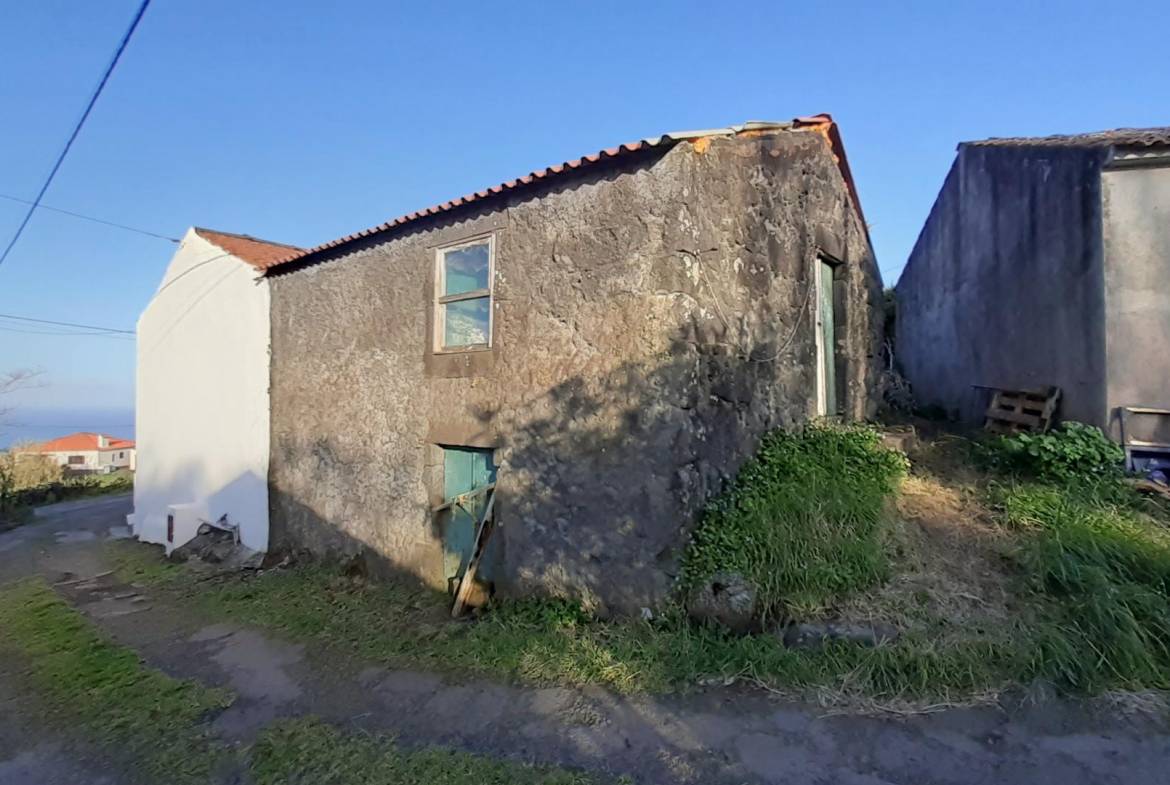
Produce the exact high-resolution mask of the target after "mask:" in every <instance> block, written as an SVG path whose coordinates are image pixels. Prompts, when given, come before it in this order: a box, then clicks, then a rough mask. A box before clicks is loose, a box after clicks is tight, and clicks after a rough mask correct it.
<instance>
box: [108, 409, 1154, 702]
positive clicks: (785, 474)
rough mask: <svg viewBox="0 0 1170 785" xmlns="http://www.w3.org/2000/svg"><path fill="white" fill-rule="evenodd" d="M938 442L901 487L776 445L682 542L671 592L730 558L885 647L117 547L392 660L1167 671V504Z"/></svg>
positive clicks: (842, 456)
mask: <svg viewBox="0 0 1170 785" xmlns="http://www.w3.org/2000/svg"><path fill="white" fill-rule="evenodd" d="M1074 436H1075V437H1076V438H1077V439H1081V440H1083V439H1084V438H1086V437H1085V436H1084V434H1083V433H1081V432H1076V433H1074ZM1057 441H1058V442H1059V438H1058V439H1057ZM946 444H948V445H951V446H950V447H948V451H949V454H948V456H947V457H946V460H944V461H939V460H938V456H937V455H936V454H934V453H933V452H932V451H934V449H935V445H928V446H927V448H926V450H925V451H924V452H922V453H921V454H917V455H915V456H913V457H914V459H915V461H914V463H915V466H914V468H913V470H912V476H911V477H910V479H909V480H908V481H907V482H906V483H905V484H904V486H903V488H902V490H901V491H897V490H896V488H897V485H898V477H899V476H900V475H901V473H902V471H903V470H904V463H902V461H901V459H900V458H897V457H891V456H890V455H889V454H888V453H887V452H886V451H883V450H881V449H880V447H879V446H878V445H877V442H876V437H875V436H874V435H873V434H872V433H870V432H866V431H864V429H846V430H844V431H842V430H838V429H824V428H813V429H809V430H807V431H805V432H803V433H801V434H796V435H787V436H784V437H781V438H774V439H771V440H767V441H765V444H764V449H763V450H762V451H761V455H760V456H759V457H758V458H757V459H756V460H755V461H753V462H751V463H749V464H748V465H747V466H746V467H745V469H744V471H743V472H741V474H740V477H739V478H738V479H737V480H736V482H735V483H734V484H733V486H732V487H731V488H730V489H729V491H728V493H727V494H726V495H724V496H723V497H720V498H719V499H717V500H715V501H714V502H713V503H712V505H711V506H710V507H709V509H708V511H707V513H706V514H705V516H704V517H703V518H702V520H701V522H700V524H699V526H698V528H697V531H696V535H695V537H694V541H693V543H692V545H691V547H690V549H689V550H688V553H687V555H686V557H685V559H684V575H683V579H682V582H681V583H682V586H681V590H680V595H679V596H680V598H681V597H683V596H685V592H686V589H687V586H688V582H694V581H695V580H698V579H701V578H702V577H703V576H706V575H708V574H710V573H712V572H714V571H719V570H735V571H738V572H741V573H742V574H744V575H747V576H748V577H750V578H751V579H752V580H753V581H754V582H755V583H756V585H757V586H758V587H759V588H760V590H761V594H762V596H763V598H764V602H763V603H762V605H761V613H762V614H763V615H764V617H765V620H775V619H777V618H789V619H791V618H795V619H797V620H804V619H810V618H811V619H818V618H819V619H833V620H844V621H850V620H861V621H862V622H868V621H874V620H876V621H881V622H884V623H888V624H893V625H894V626H896V627H897V628H898V629H899V630H900V631H901V635H900V637H899V638H898V639H897V640H896V641H895V642H892V643H886V644H882V645H879V646H876V647H866V646H864V645H861V644H857V643H847V642H830V643H827V644H825V645H823V646H822V647H820V648H817V649H794V648H787V647H785V646H784V644H783V642H782V641H781V640H780V638H779V637H778V636H777V635H775V634H772V633H760V634H755V635H748V636H735V635H731V634H729V633H726V632H724V631H722V630H720V629H718V628H717V627H715V626H711V625H704V624H696V623H694V622H692V621H690V620H689V619H687V618H686V614H685V612H684V611H683V609H682V606H681V604H676V605H675V606H673V607H671V608H668V609H666V610H665V611H664V612H663V613H661V614H660V615H659V616H657V617H656V618H655V619H653V620H652V621H640V620H637V621H600V620H597V619H594V618H592V617H590V616H589V615H588V614H586V613H585V612H583V611H582V610H581V609H580V608H578V607H576V606H575V605H573V604H571V603H568V602H565V601H557V600H542V601H523V602H513V603H506V604H501V605H499V606H497V607H496V608H494V609H493V610H492V612H490V613H488V614H486V615H485V616H483V617H482V618H481V619H479V620H477V621H474V622H468V621H462V622H452V621H451V620H450V619H448V618H447V605H448V600H447V598H446V597H445V595H442V594H438V593H434V592H431V591H429V590H426V589H421V588H417V587H408V586H404V585H392V584H373V583H368V582H365V581H363V580H360V579H351V578H347V577H344V576H342V575H341V574H339V573H338V572H337V571H335V570H334V569H332V568H329V567H324V566H313V565H305V566H300V567H296V568H293V569H287V570H279V571H269V572H266V573H264V574H262V575H259V576H250V575H234V576H228V577H224V578H221V579H218V580H214V581H205V582H202V583H200V584H199V586H198V588H197V589H192V588H191V584H190V579H189V577H188V575H187V574H186V573H185V572H184V571H183V570H181V569H179V568H175V567H171V566H165V565H160V563H159V562H158V561H157V556H156V555H155V554H153V552H148V551H144V550H143V549H142V548H141V547H140V546H134V545H130V544H119V545H117V546H115V547H117V548H118V549H119V550H118V553H119V557H118V558H119V560H120V564H121V567H120V569H121V571H122V574H123V576H124V577H126V578H128V579H136V580H140V581H150V582H153V583H155V585H157V586H160V587H163V588H164V589H165V590H167V591H171V592H173V593H174V594H175V596H176V597H179V598H182V600H183V601H185V602H191V603H194V604H196V605H197V606H199V607H200V608H201V609H202V611H203V612H205V613H208V614H209V615H211V616H213V617H216V618H229V619H233V620H237V621H241V622H246V623H251V624H256V625H260V626H264V627H267V628H270V629H274V630H278V631H280V632H282V633H283V634H285V635H288V636H290V637H293V638H296V639H299V640H314V641H317V642H319V643H321V644H323V645H325V646H329V647H333V648H335V649H337V650H339V651H341V652H345V653H352V654H355V655H356V656H358V657H360V658H362V659H365V660H370V661H374V662H378V663H382V664H385V665H387V666H390V667H401V668H411V669H424V670H431V671H439V672H454V673H461V674H471V675H475V676H483V677H490V678H496V679H502V680H511V681H518V682H523V683H529V684H535V685H588V684H598V685H603V686H606V687H608V688H610V689H613V690H615V691H618V692H624V693H631V692H643V691H648V692H663V691H674V690H685V689H690V688H693V687H694V686H696V685H699V684H710V683H730V682H732V681H736V680H743V681H746V682H748V683H754V684H757V685H762V686H765V687H768V688H771V689H775V690H782V691H790V692H794V693H795V692H809V691H815V692H817V693H818V694H820V695H822V696H825V695H829V696H832V695H836V696H837V697H839V698H846V699H857V698H861V699H866V700H870V699H877V700H879V701H882V702H888V701H898V700H909V701H913V702H923V701H926V702H936V701H961V700H967V699H970V698H972V697H973V696H978V695H985V694H989V693H994V692H995V691H997V690H1000V689H1002V688H1004V687H1006V686H1008V685H1012V684H1028V683H1031V682H1033V681H1035V680H1043V681H1046V682H1050V683H1052V684H1054V685H1056V686H1057V687H1058V688H1060V689H1062V690H1066V691H1068V692H1073V693H1097V692H1100V691H1103V690H1107V689H1144V688H1170V535H1168V534H1167V525H1168V522H1170V516H1168V515H1166V514H1165V511H1164V510H1161V511H1160V510H1159V509H1157V508H1154V507H1152V506H1149V505H1147V504H1146V503H1144V502H1142V501H1141V500H1140V499H1138V498H1137V496H1136V494H1135V493H1134V492H1133V491H1132V490H1130V489H1129V488H1128V487H1127V486H1126V485H1125V484H1124V482H1123V480H1122V478H1121V477H1120V475H1118V474H1107V475H1101V476H1097V475H1098V474H1099V472H1097V473H1096V474H1094V475H1093V476H1094V477H1096V479H1095V480H1092V481H1090V479H1087V478H1086V477H1083V476H1079V475H1076V474H1075V471H1074V472H1073V473H1072V474H1069V473H1068V472H1066V471H1063V470H1062V471H1060V472H1056V473H1054V472H1052V471H1051V466H1052V462H1051V455H1050V451H1049V450H1041V451H1040V452H1041V454H1042V455H1044V456H1046V457H1045V458H1044V460H1045V461H1046V463H1044V468H1045V474H1044V475H1043V476H1042V477H1037V476H1028V475H1027V473H1026V472H1022V471H1020V470H1019V467H1020V466H1026V464H1027V462H1026V461H1024V462H1023V463H1020V459H1018V457H1014V458H1013V461H1014V462H1015V464H1018V465H1014V468H1013V469H1012V470H1011V471H1004V470H998V469H992V470H988V469H981V468H978V466H980V465H983V464H982V463H981V462H977V461H975V460H973V459H972V457H971V452H972V451H971V449H970V448H969V445H968V444H967V443H965V442H962V441H961V440H952V441H949V442H946ZM955 445H958V446H959V447H958V448H957V449H956V448H955ZM1013 449H1014V447H1013ZM1078 449H1080V447H1078ZM1103 449H1104V448H1103ZM1076 465H1077V464H1076V462H1075V461H1071V462H1070V463H1069V466H1070V467H1073V468H1075V466H1076ZM1069 471H1072V469H1070V470H1069ZM1094 471H1096V469H1094ZM840 478H843V479H840ZM895 494H898V495H899V498H898V508H897V510H898V513H899V514H898V515H891V514H890V513H891V508H892V505H891V504H890V497H891V495H895ZM765 629H767V627H765Z"/></svg>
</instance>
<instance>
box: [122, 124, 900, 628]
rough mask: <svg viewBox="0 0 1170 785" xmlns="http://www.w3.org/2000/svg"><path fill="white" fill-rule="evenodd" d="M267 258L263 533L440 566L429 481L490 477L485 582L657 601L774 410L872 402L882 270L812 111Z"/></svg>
mask: <svg viewBox="0 0 1170 785" xmlns="http://www.w3.org/2000/svg"><path fill="white" fill-rule="evenodd" d="M264 266H265V268H266V272H267V275H268V280H269V282H270V284H269V288H270V291H271V297H272V379H271V382H272V387H271V389H272V399H271V403H272V443H271V453H270V454H271V461H270V464H269V469H270V476H271V480H272V484H271V493H272V501H271V511H272V521H271V522H272V537H273V547H274V548H307V549H309V550H312V551H316V552H318V553H330V552H332V553H336V554H350V555H352V554H357V553H362V554H364V555H365V556H366V557H368V561H369V562H370V563H371V565H375V566H378V567H381V568H383V569H385V570H387V571H390V572H397V573H406V574H411V575H414V576H417V577H418V578H420V579H422V580H424V581H426V582H428V583H432V584H437V585H440V586H442V585H450V584H451V582H452V581H453V580H455V579H457V578H458V577H459V576H460V575H462V574H463V571H464V570H465V569H466V566H467V563H468V558H469V556H470V554H471V551H472V547H473V542H474V531H475V521H474V520H473V518H472V517H471V516H470V515H468V514H467V513H465V512H463V511H462V510H460V509H458V508H456V509H451V508H449V507H448V508H446V509H444V507H443V503H444V502H447V501H450V500H452V499H453V498H455V497H457V496H460V495H461V494H464V493H468V492H473V491H475V490H476V489H484V488H486V487H487V486H488V485H491V484H493V483H494V484H495V488H496V498H495V512H496V518H497V521H498V526H499V528H498V529H497V534H495V535H493V536H492V539H491V540H490V543H491V547H489V549H488V551H487V552H486V553H485V557H484V558H485V561H484V564H483V566H482V567H481V569H480V573H479V574H480V575H481V576H488V577H489V579H490V580H491V581H492V582H493V583H494V585H495V586H496V589H497V591H499V592H500V593H502V594H504V595H508V596H518V595H524V594H534V593H538V594H549V593H552V594H569V595H573V596H579V597H592V598H595V599H596V600H598V601H599V602H603V603H605V604H606V605H608V606H609V607H611V608H614V609H620V610H626V611H630V610H632V611H634V612H637V609H638V608H639V607H642V606H649V605H654V604H656V603H658V602H660V601H661V600H663V599H664V598H665V596H666V595H667V593H668V592H669V591H670V587H671V585H672V577H671V576H672V575H673V574H674V573H675V571H676V570H677V561H676V557H677V555H678V553H679V552H680V550H681V548H682V546H683V545H684V544H685V540H686V535H687V531H688V527H689V524H690V522H691V521H692V520H693V517H694V515H695V513H696V512H697V511H698V510H699V509H701V507H702V505H703V504H704V503H705V501H706V500H707V499H708V498H709V497H710V496H711V495H712V494H714V493H716V492H718V491H719V490H720V489H721V488H723V487H724V485H725V483H726V482H727V481H728V479H729V478H730V477H732V476H733V475H734V473H735V472H736V471H737V469H738V468H739V466H740V464H741V463H742V462H743V461H744V460H745V459H746V458H747V457H748V456H750V455H751V454H752V453H753V451H754V450H755V449H756V446H757V445H758V442H759V439H760V437H761V436H762V435H763V434H764V433H765V432H766V431H768V430H769V429H771V428H776V427H780V426H791V425H794V424H797V423H801V422H803V421H806V420H808V419H810V418H813V417H817V416H818V415H829V416H841V417H845V418H862V417H865V416H867V415H868V414H870V413H871V412H872V411H873V405H874V403H875V394H876V384H875V378H876V373H877V371H878V370H880V361H879V360H878V347H879V345H880V341H879V338H880V336H879V332H880V323H881V319H880V314H881V311H880V301H881V282H880V278H879V275H878V271H877V267H876V266H875V263H874V258H873V255H872V251H871V248H870V243H869V238H868V234H867V232H866V227H865V223H864V220H863V218H862V215H861V208H860V205H859V204H858V200H857V194H856V191H855V189H854V186H853V181H852V178H851V176H850V173H849V166H848V163H847V161H846V157H845V151H844V148H843V146H842V144H841V139H840V136H839V134H838V131H837V126H836V125H835V124H834V123H833V122H832V120H831V119H830V118H829V117H828V116H827V115H820V116H816V117H811V118H802V119H798V120H795V121H791V122H780V123H748V124H746V125H742V126H733V127H728V128H717V129H712V130H707V131H693V132H683V133H672V134H666V135H664V136H660V137H655V138H652V139H644V140H641V141H638V142H634V143H631V144H626V145H622V146H620V147H615V148H611V149H608V150H603V151H601V152H599V153H596V154H593V155H587V156H585V157H583V158H579V159H575V160H573V161H569V162H566V163H564V164H560V165H557V166H552V167H549V168H547V169H541V170H538V171H535V172H532V173H531V174H528V175H525V176H523V177H520V178H519V179H516V180H512V181H510V182H506V183H502V184H500V185H497V186H494V187H492V188H489V189H486V190H483V191H480V192H477V193H475V194H471V195H468V196H465V197H462V198H460V199H456V200H454V201H451V202H447V203H445V204H441V205H437V206H434V207H430V208H427V209H424V210H420V211H418V212H415V213H411V214H409V215H405V216H402V217H401V218H397V219H395V220H392V221H389V222H387V223H385V224H382V225H381V226H377V227H374V228H372V229H368V230H366V231H362V232H359V233H357V234H354V235H350V236H347V237H343V238H340V239H338V240H335V241H333V242H330V243H327V244H325V245H322V246H319V247H317V248H314V249H312V250H309V251H304V252H290V253H287V254H285V255H284V257H283V258H280V259H273V260H271V261H269V262H268V263H267V264H265V265H264ZM222 379H223V381H224V384H225V386H229V387H230V386H232V385H234V382H235V380H234V378H232V377H231V376H230V375H228V374H223V375H222ZM142 438H143V443H144V444H145V436H143V437H142ZM477 514H478V513H477Z"/></svg>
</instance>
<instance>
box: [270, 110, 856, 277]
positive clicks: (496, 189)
mask: <svg viewBox="0 0 1170 785" xmlns="http://www.w3.org/2000/svg"><path fill="white" fill-rule="evenodd" d="M788 130H813V131H817V132H820V133H822V135H823V136H824V137H825V139H826V141H827V142H828V143H829V145H830V147H831V148H832V150H833V155H834V157H835V158H836V159H837V165H838V166H839V167H840V169H841V174H842V176H843V177H844V178H845V182H846V185H847V186H848V188H849V192H850V196H851V197H852V198H853V203H854V207H855V209H856V210H857V212H858V215H859V216H861V203H860V201H859V200H858V198H857V189H856V186H855V185H854V183H853V175H852V174H851V173H850V171H849V163H848V161H847V160H846V158H845V149H844V146H843V145H842V144H841V137H840V134H839V133H838V131H837V126H836V124H835V123H834V122H833V118H832V117H831V116H830V115H828V114H818V115H812V116H810V117H798V118H796V119H795V120H792V121H790V122H779V123H774V122H760V121H751V122H747V123H744V124H742V125H732V126H727V127H725V128H711V129H707V130H701V131H674V132H672V133H667V134H662V135H661V136H654V137H650V138H647V139H641V140H639V141H637V142H629V143H627V144H621V145H618V146H617V147H608V148H606V149H604V150H600V151H598V152H596V153H593V154H591V155H586V156H582V157H581V158H577V159H574V160H572V161H565V162H564V163H560V164H557V165H555V166H549V167H546V168H544V169H539V170H537V171H534V172H529V173H528V174H526V175H524V176H523V177H519V178H517V179H515V180H509V181H507V182H505V183H500V184H499V185H493V186H492V187H491V188H486V189H484V190H482V191H476V192H475V193H472V194H467V195H465V196H461V197H459V198H458V199H452V200H451V201H449V202H443V203H442V204H437V205H433V206H431V207H427V208H425V209H422V210H417V211H415V212H413V213H407V214H406V215H401V216H399V217H397V218H394V219H392V220H390V221H387V222H386V223H383V224H379V225H377V226H373V227H370V228H369V229H363V230H362V231H360V232H356V233H354V234H347V235H345V236H344V237H339V238H337V239H336V240H331V241H329V242H327V243H323V244H322V245H318V246H315V247H313V248H309V249H307V250H300V249H298V250H297V251H296V252H294V253H285V254H283V255H282V256H280V257H278V258H273V259H271V260H269V261H268V262H266V263H264V264H258V265H257V266H258V267H260V268H261V269H263V270H265V271H266V273H271V272H272V271H273V270H276V269H277V268H280V267H285V266H286V265H289V266H291V265H293V264H294V263H297V265H298V266H299V265H300V264H304V263H307V262H308V261H309V260H310V258H311V257H312V256H314V255H315V254H318V253H321V252H323V251H328V250H330V249H334V248H339V247H341V246H343V245H346V244H348V243H352V242H355V241H357V240H360V239H362V238H365V237H370V236H372V235H376V234H380V233H382V232H387V231H390V230H391V229H395V228H399V227H402V226H405V225H407V224H410V223H412V222H414V221H417V220H419V219H422V218H425V217H427V216H432V215H439V214H441V213H445V212H448V211H450V210H454V209H456V208H458V207H462V206H464V205H468V204H471V203H473V202H477V201H479V200H482V199H487V198H489V197H492V196H496V195H498V194H502V193H506V192H509V191H514V190H517V189H522V188H526V187H529V186H532V185H534V184H537V183H541V182H544V181H547V180H548V179H550V178H554V177H557V176H560V175H564V174H568V173H570V172H573V171H577V170H580V169H582V168H584V167H588V166H591V165H594V164H597V163H600V162H602V161H607V160H610V159H613V158H621V157H623V156H628V155H632V154H635V153H640V152H644V151H647V150H651V149H655V148H665V147H671V146H673V145H675V144H678V143H679V142H684V141H692V140H695V139H700V138H704V137H711V136H735V135H737V134H742V133H768V132H776V131H788ZM864 224H865V219H864V217H862V225H863V226H864Z"/></svg>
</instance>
